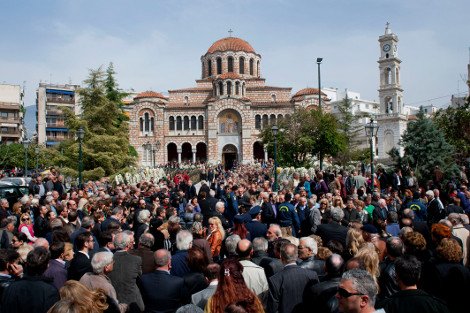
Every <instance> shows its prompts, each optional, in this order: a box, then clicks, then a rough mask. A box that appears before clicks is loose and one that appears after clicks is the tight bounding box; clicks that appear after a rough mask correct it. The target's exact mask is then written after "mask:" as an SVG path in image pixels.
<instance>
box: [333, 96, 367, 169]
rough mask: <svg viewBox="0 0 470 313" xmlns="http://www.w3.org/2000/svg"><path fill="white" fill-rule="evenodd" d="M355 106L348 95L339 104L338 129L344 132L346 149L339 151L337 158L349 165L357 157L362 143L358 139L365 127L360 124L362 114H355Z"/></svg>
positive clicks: (342, 163)
mask: <svg viewBox="0 0 470 313" xmlns="http://www.w3.org/2000/svg"><path fill="white" fill-rule="evenodd" d="M353 107H354V105H353V103H352V101H351V99H349V98H348V96H347V95H346V98H344V100H343V101H341V102H340V103H339V104H338V111H339V114H338V129H339V131H340V132H341V133H342V134H343V136H344V141H345V149H344V150H343V151H341V153H339V155H338V158H337V161H338V162H339V163H340V164H341V165H347V164H349V163H350V162H351V161H353V160H354V159H355V158H356V157H357V154H358V151H357V149H358V147H359V146H360V145H361V144H362V141H361V140H359V139H358V138H359V136H360V133H361V132H362V131H363V129H364V127H363V126H362V125H360V124H358V121H359V119H360V118H361V117H362V116H360V115H355V114H354V113H353ZM361 151H362V150H361Z"/></svg>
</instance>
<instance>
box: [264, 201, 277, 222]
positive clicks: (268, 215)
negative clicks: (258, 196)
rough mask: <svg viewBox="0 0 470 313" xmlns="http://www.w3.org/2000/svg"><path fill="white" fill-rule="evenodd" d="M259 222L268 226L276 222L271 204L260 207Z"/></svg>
mask: <svg viewBox="0 0 470 313" xmlns="http://www.w3.org/2000/svg"><path fill="white" fill-rule="evenodd" d="M261 220H262V221H263V223H265V224H266V225H270V224H272V223H275V222H276V215H275V214H274V210H273V206H272V204H271V202H267V203H263V205H262V206H261Z"/></svg>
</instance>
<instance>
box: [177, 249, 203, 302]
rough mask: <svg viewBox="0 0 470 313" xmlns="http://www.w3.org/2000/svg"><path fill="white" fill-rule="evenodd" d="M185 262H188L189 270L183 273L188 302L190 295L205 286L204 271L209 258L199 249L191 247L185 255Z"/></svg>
mask: <svg viewBox="0 0 470 313" xmlns="http://www.w3.org/2000/svg"><path fill="white" fill-rule="evenodd" d="M186 264H188V267H189V269H190V272H189V273H186V274H184V275H183V279H184V285H185V287H186V290H187V291H188V296H189V298H188V299H187V301H186V302H190V300H191V295H193V294H195V293H196V292H199V291H201V290H203V289H205V288H206V287H207V281H206V278H205V276H204V271H205V270H206V267H207V265H208V264H209V259H208V258H207V255H206V254H205V253H204V252H203V251H202V250H201V249H199V248H197V247H191V248H190V249H189V250H188V254H187V255H186Z"/></svg>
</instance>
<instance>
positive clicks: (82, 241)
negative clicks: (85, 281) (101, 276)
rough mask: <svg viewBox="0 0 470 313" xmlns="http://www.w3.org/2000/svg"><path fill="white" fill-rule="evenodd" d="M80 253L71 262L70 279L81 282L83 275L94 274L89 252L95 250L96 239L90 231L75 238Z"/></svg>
mask: <svg viewBox="0 0 470 313" xmlns="http://www.w3.org/2000/svg"><path fill="white" fill-rule="evenodd" d="M75 243H76V244H77V248H78V252H77V253H75V256H74V257H73V259H72V262H70V267H69V276H68V278H69V279H74V280H77V281H78V280H80V278H82V276H83V274H85V273H87V272H93V268H92V267H91V259H90V255H89V252H90V250H92V249H93V244H94V239H93V236H92V235H91V233H90V232H89V231H85V232H83V233H80V234H78V235H77V238H75Z"/></svg>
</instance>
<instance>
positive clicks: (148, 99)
mask: <svg viewBox="0 0 470 313" xmlns="http://www.w3.org/2000/svg"><path fill="white" fill-rule="evenodd" d="M265 81H266V79H265V78H263V77H262V75H261V55H260V54H258V53H256V51H255V50H254V49H253V47H252V46H251V45H250V44H249V43H248V42H246V41H245V40H243V39H240V38H235V37H227V38H223V39H220V40H218V41H216V42H215V43H214V44H212V46H210V48H209V49H208V50H207V52H206V53H205V54H204V55H203V56H202V57H201V78H200V79H197V80H196V86H194V87H189V88H182V89H174V90H169V91H168V94H169V96H168V97H165V96H163V95H162V94H160V93H157V92H153V91H146V92H143V93H141V94H139V95H137V96H136V97H135V98H134V102H133V103H132V106H131V107H132V109H131V111H130V114H129V117H130V124H129V127H130V129H129V138H130V143H131V145H132V146H133V147H134V148H135V149H136V150H137V152H138V154H139V164H140V165H141V166H144V167H145V166H148V167H151V166H153V165H154V164H162V163H167V162H172V161H177V162H185V161H192V162H197V161H199V162H208V163H214V164H215V163H218V162H221V163H222V164H224V166H225V167H226V168H230V167H231V166H232V164H233V161H237V162H238V163H250V162H251V161H253V160H255V159H265V148H264V147H263V145H262V143H261V140H260V139H259V137H258V134H259V133H260V131H261V130H262V129H263V128H264V127H270V125H272V124H274V123H275V122H276V121H277V120H278V119H281V118H289V116H290V115H291V114H292V113H293V111H294V109H295V108H296V107H305V108H308V107H311V106H317V105H318V89H315V88H306V89H302V90H300V91H299V92H297V93H296V94H295V95H294V96H292V93H291V91H292V88H290V87H272V86H267V85H266V84H265ZM323 97H324V100H325V101H326V100H328V99H327V98H326V95H325V94H323V93H322V98H323Z"/></svg>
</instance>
